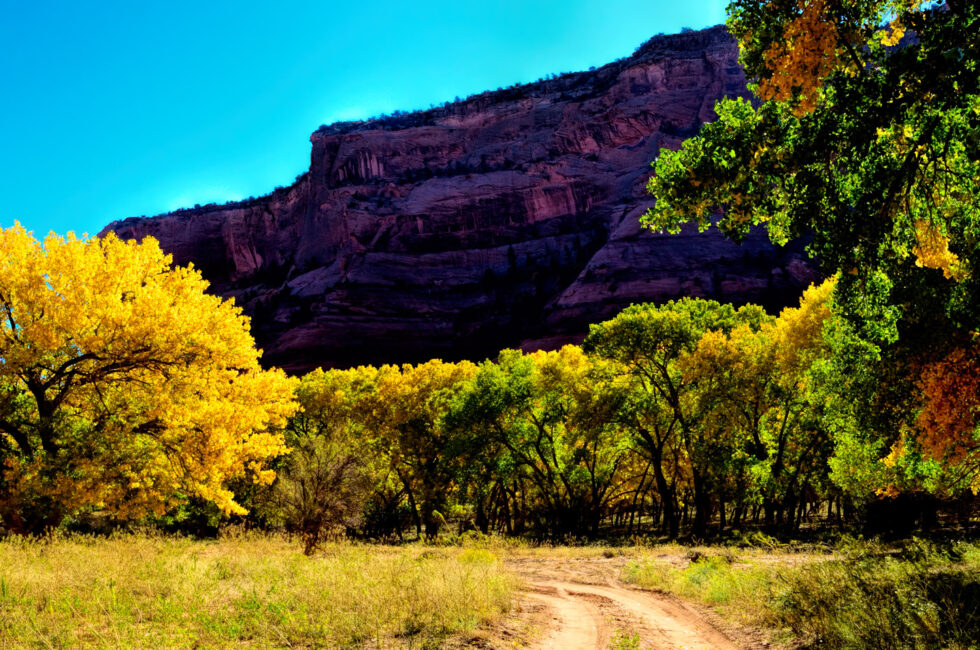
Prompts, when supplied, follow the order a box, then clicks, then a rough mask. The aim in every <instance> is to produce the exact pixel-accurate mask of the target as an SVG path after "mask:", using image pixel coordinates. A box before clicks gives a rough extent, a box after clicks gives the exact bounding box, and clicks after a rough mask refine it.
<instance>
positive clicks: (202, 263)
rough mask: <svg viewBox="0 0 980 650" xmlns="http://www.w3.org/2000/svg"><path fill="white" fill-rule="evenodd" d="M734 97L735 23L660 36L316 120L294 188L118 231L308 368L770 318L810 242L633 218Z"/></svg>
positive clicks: (789, 292) (786, 299)
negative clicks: (593, 333) (635, 323)
mask: <svg viewBox="0 0 980 650" xmlns="http://www.w3.org/2000/svg"><path fill="white" fill-rule="evenodd" d="M726 95H727V96H736V95H743V96H747V91H746V88H745V79H744V76H743V73H742V70H741V68H740V67H739V65H738V63H737V49H736V46H735V43H734V42H733V41H732V39H731V38H730V36H729V35H728V34H727V33H726V32H725V31H724V29H723V28H720V27H717V28H713V29H708V30H704V31H701V32H689V33H685V34H679V35H675V36H659V37H656V38H654V39H652V40H651V41H649V42H647V43H646V44H644V45H643V46H642V47H641V48H640V49H638V50H637V51H636V53H635V54H634V55H633V56H631V57H629V58H626V59H623V60H620V61H618V62H616V63H612V64H609V65H607V66H604V67H602V68H599V69H596V70H592V71H589V72H581V73H574V74H567V75H563V76H560V77H557V78H554V79H550V80H545V81H540V82H537V83H535V84H530V85H525V86H515V87H512V88H509V89H505V90H498V91H496V92H489V93H484V94H482V95H477V96H474V97H471V98H469V99H466V100H463V101H461V102H456V103H453V104H448V105H446V106H443V107H441V108H436V109H432V110H429V111H423V112H418V113H409V114H402V115H398V116H394V117H387V118H382V119H377V120H371V121H367V122H354V123H342V124H335V125H331V126H328V127H321V128H320V129H319V130H317V131H316V132H315V133H314V134H313V135H312V137H311V138H310V139H311V141H312V144H313V148H312V153H311V156H310V169H309V172H307V173H306V174H304V175H303V176H301V177H300V178H298V179H297V181H296V182H295V183H294V184H293V185H292V186H291V187H288V188H285V189H280V190H277V191H275V192H273V193H272V194H271V195H269V196H265V197H262V198H259V199H253V200H249V201H246V202H241V203H232V204H227V205H223V206H205V207H202V208H195V209H190V210H181V211H178V212H174V213H172V214H166V215H161V216H157V217H153V218H131V219H126V220H123V221H117V222H114V223H112V224H110V225H109V226H107V228H106V230H114V231H115V232H116V233H117V234H119V235H120V236H121V237H123V238H137V239H140V238H142V237H144V236H147V235H152V236H154V237H156V238H157V239H158V240H160V242H161V245H162V246H163V248H164V249H165V250H166V251H168V252H170V253H172V254H173V255H174V259H175V260H176V261H177V262H178V263H181V264H183V263H187V262H193V263H194V264H195V265H196V266H197V267H198V268H200V269H201V270H202V272H203V273H204V276H205V277H206V278H207V279H208V280H210V281H211V283H212V290H213V291H215V292H216V293H218V294H220V295H222V296H226V297H233V298H235V300H236V301H237V302H238V303H239V304H241V305H243V306H244V309H245V311H246V312H247V313H248V314H250V315H251V316H252V326H253V333H254V334H255V336H256V339H257V340H258V343H259V345H260V346H261V347H262V348H263V349H264V350H265V356H264V361H265V362H266V363H269V364H276V365H280V366H282V367H285V368H287V369H289V370H292V371H296V372H301V371H305V370H308V369H310V368H313V367H316V366H318V365H333V366H346V365H355V364H361V363H385V362H418V361H422V360H426V359H429V358H431V357H441V358H444V359H458V358H471V359H482V358H485V357H487V356H492V355H494V354H495V353H496V352H497V351H498V350H499V349H501V348H503V347H508V346H510V347H513V346H523V347H525V348H535V347H552V346H555V345H558V344H560V343H563V342H567V341H574V340H581V337H582V336H583V335H584V333H585V332H586V330H587V328H588V324H589V323H592V322H597V321H599V320H602V319H606V318H609V317H611V316H613V315H614V314H615V313H616V312H617V311H618V310H620V309H622V308H623V307H625V306H626V305H629V304H630V303H633V302H645V301H654V302H662V301H666V300H670V299H673V298H678V297H681V296H702V297H709V298H715V299H719V300H723V301H729V302H733V303H744V302H749V301H752V302H759V303H761V304H763V305H766V306H767V307H769V308H773V309H774V308H778V307H780V306H783V305H786V304H789V303H791V302H794V301H795V300H796V298H797V297H798V296H799V293H800V291H801V289H802V288H803V287H804V286H806V285H807V284H808V283H809V282H811V281H812V280H813V279H815V277H816V275H815V273H814V271H813V269H812V267H811V265H810V264H809V263H808V262H807V261H806V257H805V255H804V254H803V252H802V247H801V246H800V245H798V244H797V245H790V246H788V247H786V248H782V249H778V248H775V247H773V246H772V245H770V244H769V243H768V240H767V239H766V237H765V234H764V233H762V232H754V233H753V234H752V235H751V236H750V237H749V238H748V240H747V241H745V242H744V243H743V244H742V245H740V246H739V245H735V244H733V243H731V242H728V241H726V240H725V239H724V238H723V237H722V236H721V235H719V234H718V232H717V231H709V232H706V233H701V234H699V233H697V232H696V231H686V232H684V233H682V234H680V235H674V236H672V235H658V234H652V233H649V232H646V231H643V230H641V229H640V226H639V224H638V219H639V217H640V215H641V214H642V213H643V212H644V211H645V210H646V209H647V208H648V207H649V206H650V205H651V203H652V199H651V198H650V197H649V196H647V194H646V192H645V189H644V186H645V183H646V179H647V178H648V177H649V174H650V167H649V164H650V161H652V160H654V159H655V158H656V156H657V152H658V150H659V149H660V148H661V147H670V148H675V147H677V146H679V144H680V142H681V141H682V140H683V139H684V138H686V137H688V136H691V135H693V134H695V133H696V132H697V130H698V127H699V126H700V124H701V123H702V122H704V121H706V120H710V119H713V110H712V107H713V105H714V102H715V100H717V99H718V98H720V97H722V96H726Z"/></svg>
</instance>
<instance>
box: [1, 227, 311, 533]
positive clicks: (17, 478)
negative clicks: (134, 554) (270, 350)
mask: <svg viewBox="0 0 980 650" xmlns="http://www.w3.org/2000/svg"><path fill="white" fill-rule="evenodd" d="M171 263H172V259H171V258H170V256H168V255H164V253H163V251H161V249H160V247H159V245H158V244H157V242H156V241H155V240H153V239H152V238H147V239H145V240H144V241H143V242H142V243H137V242H135V241H127V242H124V241H121V240H120V239H118V238H117V237H116V236H115V235H114V234H111V233H110V234H109V235H107V236H106V237H103V238H101V239H99V238H91V239H89V238H78V237H75V236H74V235H72V234H69V235H68V236H67V237H64V238H62V237H58V236H55V235H54V234H51V235H49V236H48V237H47V238H46V239H45V240H44V242H43V244H42V243H40V242H38V241H37V240H35V239H34V238H33V237H32V236H31V234H30V233H28V232H27V231H25V230H24V229H23V228H22V227H20V226H19V225H15V226H14V227H12V228H9V229H6V230H2V231H0V319H2V323H0V430H2V432H0V459H2V461H3V473H2V477H0V512H2V514H4V515H5V517H6V518H10V517H16V513H17V511H18V508H20V507H21V506H24V505H30V504H31V503H32V502H36V501H37V500H38V499H42V500H47V501H49V502H50V503H52V504H54V505H53V507H54V508H56V509H58V510H60V511H61V512H63V513H69V512H71V511H73V510H76V509H78V508H82V507H101V508H105V509H106V510H109V511H112V512H115V513H117V514H119V515H122V516H135V515H140V514H144V513H147V512H156V513H162V512H163V511H164V510H165V509H166V508H168V507H170V506H172V505H173V504H175V503H176V502H177V501H178V500H179V496H180V495H197V496H199V497H202V498H204V499H207V500H211V501H213V502H214V503H216V504H217V505H218V506H219V507H220V508H221V509H222V510H223V511H225V512H226V513H243V512H244V509H243V508H242V507H241V506H240V505H238V504H237V503H235V501H234V499H233V494H232V492H231V491H230V490H229V489H228V488H227V486H226V484H227V481H228V480H229V479H234V478H238V477H245V476H251V478H252V480H254V481H256V482H260V483H268V482H270V481H271V480H272V479H273V478H274V474H273V473H272V471H271V470H268V469H265V467H264V465H265V462H266V461H267V460H268V459H270V458H272V457H275V456H278V455H280V454H282V453H283V452H284V451H285V450H286V449H285V445H284V443H283V439H282V436H281V435H280V433H278V432H277V431H276V429H277V427H280V426H282V425H283V424H284V423H285V421H286V418H288V417H289V416H290V415H292V414H293V412H294V411H295V408H296V407H295V402H294V398H293V388H294V382H293V380H291V379H289V378H288V377H286V375H285V374H284V373H283V372H282V371H280V370H263V369H262V368H261V367H260V366H259V363H258V357H259V351H258V350H256V349H255V347H254V342H253V340H252V337H251V335H250V333H249V323H248V319H247V318H246V317H245V316H243V315H242V313H241V310H240V309H239V308H238V307H236V306H235V305H234V304H233V303H232V302H231V301H224V300H222V299H221V298H218V297H215V296H210V295H208V294H206V293H205V292H204V290H205V289H206V287H207V282H206V281H205V280H204V279H202V277H201V274H200V273H199V272H198V271H197V270H196V269H194V268H191V267H187V268H184V267H172V266H171Z"/></svg>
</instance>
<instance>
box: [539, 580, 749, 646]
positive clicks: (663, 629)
mask: <svg viewBox="0 0 980 650" xmlns="http://www.w3.org/2000/svg"><path fill="white" fill-rule="evenodd" d="M531 590H532V591H531V594H530V595H531V597H532V598H536V599H538V600H541V601H543V602H545V604H547V605H548V607H549V608H550V609H551V610H552V611H553V612H554V620H555V626H554V628H553V630H552V631H551V632H550V634H549V635H548V636H547V637H546V638H545V639H543V640H542V641H541V643H540V645H539V646H538V647H540V648H556V649H557V648H582V649H585V648H589V649H591V648H605V647H607V646H608V644H609V640H610V636H611V630H610V628H611V626H612V624H611V623H610V622H609V620H610V619H613V617H610V616H606V615H604V612H603V610H605V609H619V610H621V611H622V612H625V613H626V614H627V617H626V618H627V619H632V620H630V621H629V622H628V623H627V624H626V625H622V627H625V628H626V630H624V631H623V632H622V633H623V634H629V635H634V634H635V635H636V636H638V637H639V640H640V643H641V644H643V645H649V646H650V647H653V648H664V649H667V648H671V649H673V648H677V649H681V648H683V649H684V650H702V649H704V650H710V649H712V648H716V649H719V650H736V649H737V648H738V647H739V646H737V645H735V644H734V643H732V641H730V640H729V639H728V638H727V637H726V636H725V635H724V634H723V633H722V632H720V631H719V630H717V629H715V628H714V627H713V626H712V625H711V624H710V623H708V622H707V621H705V620H704V619H703V618H701V617H700V616H699V615H698V614H697V613H696V612H694V611H691V610H690V609H688V608H686V607H684V606H683V605H682V604H680V603H677V602H673V601H672V600H670V599H668V598H666V597H664V596H659V595H657V594H654V593H650V592H641V591H634V590H631V589H624V588H622V587H611V586H594V585H581V584H572V583H564V582H539V583H534V584H532V585H531ZM596 601H599V602H601V601H607V602H606V603H604V606H603V607H602V608H601V609H600V607H598V606H597V603H596ZM613 620H615V619H613Z"/></svg>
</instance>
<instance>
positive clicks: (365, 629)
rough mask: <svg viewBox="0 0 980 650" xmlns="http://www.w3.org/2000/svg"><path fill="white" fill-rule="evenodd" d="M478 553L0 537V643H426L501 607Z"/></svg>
mask: <svg viewBox="0 0 980 650" xmlns="http://www.w3.org/2000/svg"><path fill="white" fill-rule="evenodd" d="M514 588H515V582H514V580H513V579H512V578H511V577H509V576H508V575H507V574H506V573H505V572H504V571H503V570H502V568H501V567H500V563H499V561H498V560H497V557H496V555H495V554H494V553H492V552H490V551H486V550H472V549H455V548H439V549H426V548H423V547H407V548H396V547H384V546H367V545H355V544H345V543H337V544H331V545H327V546H325V547H324V549H323V551H322V552H321V553H319V554H317V555H316V556H314V557H313V558H307V557H305V556H304V555H303V554H302V553H301V549H300V547H299V545H298V544H297V543H295V542H289V541H287V540H284V539H279V538H275V537H262V536H248V537H245V538H236V539H223V540H218V541H214V542H204V541H193V540H186V539H175V538H166V537H154V536H134V535H129V536H121V537H116V538H111V539H93V538H83V537H73V538H67V539H59V540H55V541H51V542H31V541H24V540H19V539H7V540H5V541H0V647H2V648H10V647H25V646H28V647H59V648H74V647H79V646H86V647H93V646H94V647H105V646H112V647H158V648H164V647H165V648H172V647H176V648H181V647H228V646H235V647H241V646H252V647H290V646H292V647H295V646H300V647H324V648H336V647H361V646H364V645H368V646H372V647H433V646H436V645H438V643H439V642H440V641H441V640H443V639H445V638H446V637H449V636H452V635H455V634H463V633H467V632H470V631H472V630H473V629H475V628H476V627H477V626H479V625H480V624H481V623H482V622H487V621H490V620H493V619H494V618H496V617H498V616H500V615H501V614H502V613H504V612H505V611H507V610H508V608H509V607H510V603H511V601H512V595H513V590H514Z"/></svg>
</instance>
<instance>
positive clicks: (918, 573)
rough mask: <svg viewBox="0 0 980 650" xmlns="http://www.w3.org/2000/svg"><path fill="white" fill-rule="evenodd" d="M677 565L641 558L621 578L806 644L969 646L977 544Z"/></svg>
mask: <svg viewBox="0 0 980 650" xmlns="http://www.w3.org/2000/svg"><path fill="white" fill-rule="evenodd" d="M692 555H693V556H694V557H693V559H692V561H690V562H689V563H688V564H687V565H686V566H678V565H677V564H676V563H675V564H670V563H668V562H664V561H663V560H660V559H658V558H656V557H652V558H651V557H646V558H642V559H639V560H637V561H635V562H632V563H631V564H629V565H628V566H627V567H626V569H625V570H624V578H625V579H626V580H627V581H628V582H632V583H634V584H637V585H639V586H642V587H647V588H653V589H661V590H664V591H668V592H672V593H676V594H678V595H680V596H684V597H686V598H690V599H693V600H698V601H700V602H702V603H704V604H707V605H712V606H715V607H716V608H717V609H718V610H719V611H721V612H722V613H723V614H725V615H727V616H728V617H730V618H734V619H738V620H740V621H741V622H744V623H748V624H753V625H762V626H766V627H769V628H774V629H777V630H782V631H783V632H787V633H789V634H791V635H792V637H793V638H795V639H798V640H802V641H803V642H804V643H806V644H807V645H808V646H810V645H813V646H822V647H830V648H975V647H978V641H977V640H978V639H980V546H977V545H974V544H966V543H959V544H956V545H953V546H949V547H939V546H935V545H932V544H929V543H925V542H921V541H913V542H911V543H909V544H907V545H906V546H905V547H903V548H897V549H895V548H891V549H889V548H885V547H881V546H879V545H876V544H869V543H853V544H845V545H844V546H842V547H841V548H840V549H838V550H837V551H836V552H835V553H833V554H830V555H828V554H826V553H809V554H807V553H801V552H789V551H787V552H782V553H760V552H758V551H751V550H750V551H746V550H743V549H722V550H718V549H713V550H707V551H705V553H700V552H699V553H697V554H694V553H692Z"/></svg>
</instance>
